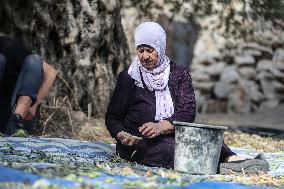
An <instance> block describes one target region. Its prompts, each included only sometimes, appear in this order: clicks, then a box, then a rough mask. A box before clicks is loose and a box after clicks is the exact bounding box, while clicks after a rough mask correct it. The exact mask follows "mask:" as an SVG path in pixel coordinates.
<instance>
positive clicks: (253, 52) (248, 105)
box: [191, 22, 284, 113]
mask: <svg viewBox="0 0 284 189" xmlns="http://www.w3.org/2000/svg"><path fill="white" fill-rule="evenodd" d="M254 26H255V27H256V28H255V30H254V32H253V33H252V35H250V36H249V37H248V38H247V39H246V40H243V39H238V40H236V39H224V38H223V37H222V36H221V35H220V34H218V31H215V30H212V28H211V29H210V28H209V29H208V30H203V32H202V34H201V36H200V37H199V39H198V42H197V45H196V48H195V57H194V60H193V64H192V65H191V71H192V78H193V82H194V87H195V89H196V90H195V92H196V97H197V101H198V109H199V111H201V112H214V113H216V112H228V113H250V112H255V111H262V110H266V109H270V108H274V107H276V106H278V105H279V104H281V103H283V101H284V95H283V94H284V48H283V47H284V46H283V44H284V32H283V30H281V29H277V28H273V26H272V25H271V24H270V23H261V22H259V23H257V24H255V25H254Z"/></svg>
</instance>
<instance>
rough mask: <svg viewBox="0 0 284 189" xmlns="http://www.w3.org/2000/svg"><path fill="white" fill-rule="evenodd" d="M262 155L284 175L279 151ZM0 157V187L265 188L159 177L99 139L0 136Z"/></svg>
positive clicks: (186, 177)
mask: <svg viewBox="0 0 284 189" xmlns="http://www.w3.org/2000/svg"><path fill="white" fill-rule="evenodd" d="M233 150H234V151H235V152H237V153H238V154H239V155H243V156H246V157H254V156H255V155H256V154H257V152H254V151H250V150H245V149H239V148H233ZM265 155H266V157H267V159H268V161H269V163H270V166H271V171H270V173H269V174H271V175H284V167H283V164H284V160H283V159H284V155H283V153H268V154H265ZM0 160H1V161H0V188H1V186H2V187H5V188H9V187H10V188H33V187H35V188H36V187H38V186H40V187H45V186H46V187H48V186H58V187H59V188H61V187H67V188H72V187H80V186H84V185H90V186H95V187H96V188H125V187H128V188H153V187H157V188H189V189H195V188H206V189H211V188H212V189H213V188H219V189H221V188H236V189H260V188H265V187H257V186H245V185H240V184H235V183H220V182H208V181H207V179H206V178H207V177H206V176H190V175H184V176H183V177H182V179H180V178H171V177H167V176H161V175H158V174H155V172H158V171H163V170H161V169H158V168H156V169H155V168H149V167H145V166H140V165H137V164H133V163H132V164H131V163H129V162H125V161H123V160H118V159H117V158H116V157H115V148H114V146H113V145H110V144H106V143H103V142H86V141H78V140H71V139H58V138H12V137H7V138H0ZM125 167H131V168H132V171H133V170H135V171H134V172H132V174H124V172H125V171H127V170H128V169H125ZM128 171H129V170H128ZM148 171H151V173H152V175H151V176H150V177H146V176H145V175H146V174H147V172H148ZM130 175H131V176H130ZM23 183H24V184H23ZM9 184H10V185H9ZM11 184H12V185H11ZM15 184H16V185H15ZM21 184H23V185H21Z"/></svg>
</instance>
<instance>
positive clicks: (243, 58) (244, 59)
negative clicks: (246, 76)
mask: <svg viewBox="0 0 284 189" xmlns="http://www.w3.org/2000/svg"><path fill="white" fill-rule="evenodd" d="M234 62H235V63H236V64H238V65H243V64H255V59H254V57H252V56H249V55H239V56H235V57H234Z"/></svg>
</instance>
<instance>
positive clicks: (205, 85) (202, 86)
mask: <svg viewBox="0 0 284 189" xmlns="http://www.w3.org/2000/svg"><path fill="white" fill-rule="evenodd" d="M214 84H215V83H214V82H213V81H211V82H210V81H206V82H198V81H197V82H194V83H193V86H194V87H195V88H197V89H199V90H200V91H207V92H209V91H211V89H212V88H213V86H214Z"/></svg>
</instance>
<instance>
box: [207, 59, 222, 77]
mask: <svg viewBox="0 0 284 189" xmlns="http://www.w3.org/2000/svg"><path fill="white" fill-rule="evenodd" d="M225 66H226V64H225V63H224V62H218V63H214V64H211V65H209V66H207V68H206V72H207V73H208V74H209V75H210V76H217V75H220V74H221V73H222V71H223V69H224V68H225Z"/></svg>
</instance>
